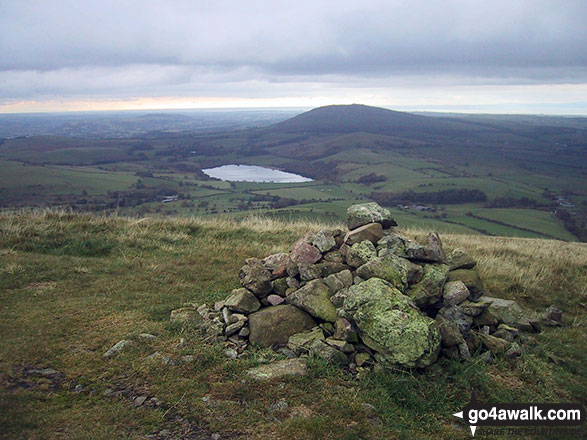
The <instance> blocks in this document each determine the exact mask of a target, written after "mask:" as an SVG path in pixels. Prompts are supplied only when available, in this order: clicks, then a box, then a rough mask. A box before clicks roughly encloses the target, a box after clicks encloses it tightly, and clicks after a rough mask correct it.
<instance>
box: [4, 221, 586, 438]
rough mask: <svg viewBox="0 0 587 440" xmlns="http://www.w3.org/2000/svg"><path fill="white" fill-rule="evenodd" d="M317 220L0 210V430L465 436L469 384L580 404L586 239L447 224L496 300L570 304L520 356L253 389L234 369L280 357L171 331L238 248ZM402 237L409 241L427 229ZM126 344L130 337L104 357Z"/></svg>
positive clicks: (219, 290)
mask: <svg viewBox="0 0 587 440" xmlns="http://www.w3.org/2000/svg"><path fill="white" fill-rule="evenodd" d="M326 226H332V225H324V224H321V223H317V222H310V221H301V220H300V221H297V222H284V221H278V220H269V219H265V218H248V219H244V220H241V221H236V220H227V219H222V218H208V219H197V218H191V219H188V218H184V219H179V218H167V219H149V218H142V219H135V218H123V217H110V218H104V217H97V216H92V215H82V214H66V213H59V212H50V211H49V212H41V213H38V214H22V215H5V216H2V217H0V334H1V335H2V337H1V338H0V380H1V385H0V426H1V427H2V428H1V429H0V438H10V439H14V438H22V439H25V438H26V439H58V438H68V439H70V438H73V439H111V438H136V439H139V438H140V439H144V438H164V437H165V434H169V437H168V438H192V439H209V438H212V435H213V434H219V435H220V437H219V438H222V439H224V438H232V439H248V438H261V439H263V438H265V439H270V438H283V439H324V438H326V439H328V438H331V439H360V438H390V439H393V438H401V439H413V438H429V439H433V438H434V439H436V438H447V439H448V438H450V439H455V438H456V439H459V438H463V439H465V438H470V432H469V431H468V429H463V427H461V425H459V423H458V420H457V419H455V418H454V417H453V416H452V414H453V413H454V412H456V411H460V410H461V409H462V407H463V406H464V405H465V404H467V403H468V402H469V400H470V397H471V395H472V393H474V394H476V395H477V397H478V399H480V400H482V401H499V402H518V403H519V402H582V403H583V404H584V405H585V404H586V403H587V400H586V398H585V396H587V381H586V380H585V377H586V373H587V371H586V368H585V365H586V364H587V356H586V355H587V353H586V351H585V349H584V348H585V344H584V340H585V336H586V335H587V323H586V322H585V307H586V305H587V299H586V293H587V292H586V287H585V286H587V245H585V244H581V243H568V242H562V241H557V240H543V239H530V238H511V237H508V238H503V237H488V236H481V235H475V236H473V235H457V234H443V235H441V238H442V239H443V241H444V245H445V248H447V249H452V248H455V247H461V248H463V249H465V250H466V251H467V252H468V253H470V254H471V255H472V256H473V257H474V258H475V259H476V260H477V261H478V268H479V271H480V274H481V277H482V278H483V280H484V282H485V286H486V289H487V290H488V291H489V292H491V294H492V295H493V296H499V297H504V298H511V299H515V300H516V301H518V302H519V303H520V305H522V306H523V307H524V308H525V309H527V310H528V311H529V312H530V313H531V314H536V315H537V314H539V313H542V312H544V310H545V308H546V307H547V306H548V305H550V304H553V303H554V304H556V305H557V306H558V307H560V308H561V309H562V310H563V311H564V322H565V325H564V326H563V327H561V328H545V329H544V330H543V332H542V333H540V334H537V335H535V337H536V340H537V341H538V344H539V347H540V348H536V349H533V350H530V351H528V352H527V353H525V354H524V355H523V356H522V357H521V358H519V359H517V360H508V359H505V358H500V357H497V359H496V362H495V363H494V364H491V365H488V364H485V363H483V362H481V361H479V360H475V361H473V362H471V363H459V362H455V361H448V360H446V359H444V360H443V361H442V363H441V365H435V366H433V367H431V368H430V369H429V370H427V371H426V372H424V373H422V372H417V371H414V372H403V371H386V372H375V373H372V374H370V375H368V376H366V377H360V378H356V377H353V376H352V375H350V374H349V373H347V372H346V371H344V370H342V369H338V368H335V367H332V366H329V365H326V364H324V363H323V362H321V361H319V360H314V359H311V360H310V375H309V376H308V377H302V378H291V379H285V380H276V381H273V382H269V383H263V384H259V383H256V382H253V381H252V380H250V379H246V378H245V376H244V375H243V372H244V370H245V369H247V368H249V367H251V366H254V365H257V364H259V363H261V362H266V361H269V360H271V359H274V358H278V355H277V354H275V353H273V352H272V351H269V350H262V351H261V350H258V351H255V350H249V353H250V355H249V356H248V357H245V358H242V359H238V360H231V359H228V358H227V357H226V356H225V355H224V349H223V348H222V347H221V346H220V345H215V344H210V343H206V342H205V341H204V340H203V337H202V336H201V335H200V334H198V333H189V332H182V330H181V329H179V328H176V327H173V326H171V325H170V324H169V312H170V311H171V310H172V309H174V308H178V307H180V306H181V305H182V304H184V303H198V304H200V303H203V302H207V303H208V304H210V303H213V302H214V301H215V300H218V299H222V298H224V297H225V296H226V295H227V294H228V293H229V292H230V290H231V289H233V288H235V287H238V285H239V283H238V269H239V267H240V266H241V265H242V264H243V261H244V260H245V259H246V258H248V257H253V256H254V257H264V256H266V255H269V254H271V253H276V252H279V251H284V250H286V249H288V247H289V245H290V244H291V243H292V242H293V241H295V239H296V238H298V237H299V236H301V235H302V234H303V233H305V232H307V231H317V230H319V229H321V228H324V227H326ZM403 232H405V233H406V234H407V235H410V236H412V237H414V238H416V239H418V238H422V237H423V236H424V234H425V233H426V232H427V231H424V230H416V229H411V230H410V229H405V228H404V229H403ZM141 333H151V334H154V335H157V339H155V340H143V339H142V338H141V337H139V334H141ZM121 339H131V340H134V341H136V342H137V343H136V344H135V345H134V347H132V348H131V349H129V350H128V351H125V352H123V353H122V354H121V355H120V356H118V357H114V358H112V359H104V358H103V357H102V355H103V353H104V352H105V351H106V350H107V349H108V348H109V347H111V346H112V345H114V344H115V343H116V342H117V341H119V340H121ZM155 352H157V353H158V354H157V355H155V356H152V357H151V358H149V356H151V355H152V354H153V353H155ZM188 355H189V356H191V358H189V357H188V358H186V357H183V358H182V356H188ZM43 369H52V370H43ZM140 396H146V397H147V399H146V400H145V401H144V403H142V404H140V405H139V403H140V400H135V399H136V398H137V397H140ZM149 435H152V437H147V436H149ZM477 436H479V437H480V438H483V428H480V430H479V431H478V434H477Z"/></svg>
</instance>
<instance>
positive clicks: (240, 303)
mask: <svg viewBox="0 0 587 440" xmlns="http://www.w3.org/2000/svg"><path fill="white" fill-rule="evenodd" d="M224 305H225V306H226V307H228V308H229V309H230V310H232V311H234V312H239V313H252V312H256V311H257V310H259V309H260V308H261V303H260V302H259V300H258V299H257V297H256V296H255V295H253V294H252V293H251V292H249V291H248V290H247V289H245V288H241V289H234V290H233V291H232V295H230V296H229V297H228V298H227V299H226V301H224Z"/></svg>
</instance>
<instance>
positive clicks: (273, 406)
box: [268, 399, 289, 412]
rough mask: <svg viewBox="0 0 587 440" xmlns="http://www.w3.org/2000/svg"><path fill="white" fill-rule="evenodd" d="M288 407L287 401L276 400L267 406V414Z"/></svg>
mask: <svg viewBox="0 0 587 440" xmlns="http://www.w3.org/2000/svg"><path fill="white" fill-rule="evenodd" d="M288 406H289V404H288V403H287V400H285V399H278V400H276V401H275V402H273V403H272V404H271V406H269V410H268V411H269V412H275V411H281V410H284V409H286V408H287V407H288Z"/></svg>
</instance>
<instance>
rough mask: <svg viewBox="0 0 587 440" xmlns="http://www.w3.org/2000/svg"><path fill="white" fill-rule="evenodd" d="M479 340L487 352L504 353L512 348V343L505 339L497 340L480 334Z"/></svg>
mask: <svg viewBox="0 0 587 440" xmlns="http://www.w3.org/2000/svg"><path fill="white" fill-rule="evenodd" d="M479 338H480V339H481V342H482V343H483V345H484V346H485V347H486V348H487V350H489V351H491V352H492V353H503V352H505V351H506V350H507V349H508V348H509V346H510V343H509V342H508V341H506V340H505V339H500V338H496V337H494V336H491V335H485V334H483V333H480V334H479Z"/></svg>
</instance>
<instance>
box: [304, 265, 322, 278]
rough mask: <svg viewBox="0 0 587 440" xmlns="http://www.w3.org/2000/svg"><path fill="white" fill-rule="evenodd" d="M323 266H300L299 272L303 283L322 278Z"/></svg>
mask: <svg viewBox="0 0 587 440" xmlns="http://www.w3.org/2000/svg"><path fill="white" fill-rule="evenodd" d="M322 270H323V268H322V266H321V265H319V264H299V265H298V271H299V272H300V279H301V280H302V281H310V280H315V279H316V278H321V277H322Z"/></svg>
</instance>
